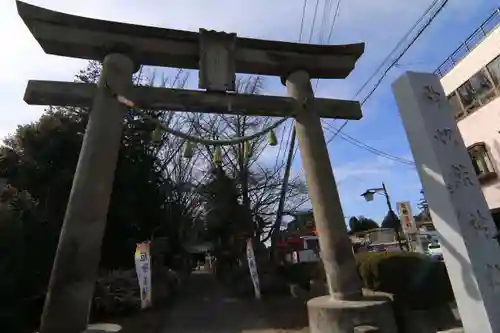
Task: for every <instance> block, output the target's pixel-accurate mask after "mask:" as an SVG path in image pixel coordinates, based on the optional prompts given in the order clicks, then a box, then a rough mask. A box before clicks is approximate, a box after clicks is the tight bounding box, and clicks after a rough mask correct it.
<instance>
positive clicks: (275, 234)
mask: <svg viewBox="0 0 500 333" xmlns="http://www.w3.org/2000/svg"><path fill="white" fill-rule="evenodd" d="M296 136H297V132H296V130H295V126H294V127H293V129H292V135H291V138H290V146H289V147H288V155H287V158H286V165H285V173H284V175H283V185H282V187H281V194H280V201H279V203H278V211H277V212H276V221H275V222H274V226H273V229H274V230H273V235H272V236H271V250H272V251H273V253H272V256H273V257H275V249H276V244H277V242H278V238H279V235H280V227H281V221H282V220H283V210H284V208H285V200H286V192H287V191H288V181H289V179H290V169H291V168H292V162H293V151H294V148H295V138H296Z"/></svg>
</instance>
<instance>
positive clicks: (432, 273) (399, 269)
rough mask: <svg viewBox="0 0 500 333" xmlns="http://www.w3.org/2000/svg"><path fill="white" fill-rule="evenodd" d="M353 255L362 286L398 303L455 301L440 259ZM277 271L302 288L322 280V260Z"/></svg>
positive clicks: (406, 254) (412, 305) (398, 254)
mask: <svg viewBox="0 0 500 333" xmlns="http://www.w3.org/2000/svg"><path fill="white" fill-rule="evenodd" d="M355 256H356V264H357V270H358V273H359V276H360V278H361V280H362V282H363V286H364V288H367V289H371V290H375V291H381V292H386V293H390V294H393V295H394V302H395V303H396V304H397V305H399V304H400V305H404V306H405V307H409V308H411V309H430V308H433V307H437V306H440V305H444V304H446V303H448V302H451V301H453V300H454V296H453V290H452V288H451V284H450V280H449V278H448V272H447V270H446V266H445V265H444V263H443V262H440V261H436V260H433V259H431V258H430V257H428V256H425V255H422V254H419V253H414V252H362V253H357V254H356V255H355ZM280 273H281V275H282V276H283V277H284V278H285V279H286V280H287V281H288V282H290V283H295V284H298V285H300V286H301V287H303V288H304V286H305V285H306V284H308V282H309V281H310V280H312V279H314V280H321V279H325V273H324V269H323V264H322V262H319V263H314V264H313V263H301V264H295V265H285V266H282V267H281V272H280ZM304 289H307V288H304Z"/></svg>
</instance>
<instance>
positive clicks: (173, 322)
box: [161, 271, 308, 333]
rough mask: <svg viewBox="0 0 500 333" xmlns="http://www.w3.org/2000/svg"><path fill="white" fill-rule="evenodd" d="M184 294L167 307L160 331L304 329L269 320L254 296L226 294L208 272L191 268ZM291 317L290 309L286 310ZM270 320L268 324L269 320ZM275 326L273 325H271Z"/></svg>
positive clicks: (229, 332) (303, 331) (281, 331)
mask: <svg viewBox="0 0 500 333" xmlns="http://www.w3.org/2000/svg"><path fill="white" fill-rule="evenodd" d="M186 289H187V290H186V291H185V294H184V295H182V296H181V297H180V298H179V300H178V301H177V302H176V304H175V305H174V306H173V308H172V309H170V310H169V311H168V314H167V316H166V318H165V324H164V327H163V329H162V331H161V333H278V332H279V333H292V332H293V333H299V332H300V333H306V332H308V330H307V328H304V327H300V328H297V329H295V328H293V329H286V328H285V329H281V328H280V327H286V325H285V326H280V325H279V324H277V323H276V322H274V321H272V320H271V321H270V320H269V317H268V316H269V315H271V316H272V314H269V313H267V314H266V311H269V308H268V307H266V306H265V305H263V304H262V303H261V302H262V301H261V302H259V301H256V300H248V299H237V298H233V297H231V296H230V295H229V293H228V292H227V291H226V290H224V289H223V288H222V287H221V286H220V285H219V284H218V283H217V281H216V280H215V278H214V277H213V276H212V275H211V274H210V273H208V272H205V271H197V272H194V273H193V275H192V277H191V278H190V281H189V283H188V285H187V286H186ZM287 317H288V318H293V317H294V313H288V316H287ZM271 322H272V324H270V323H271ZM274 327H277V328H274Z"/></svg>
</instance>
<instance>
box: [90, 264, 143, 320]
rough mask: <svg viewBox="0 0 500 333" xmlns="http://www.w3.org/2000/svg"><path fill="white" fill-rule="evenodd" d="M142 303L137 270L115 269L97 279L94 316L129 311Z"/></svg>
mask: <svg viewBox="0 0 500 333" xmlns="http://www.w3.org/2000/svg"><path fill="white" fill-rule="evenodd" d="M140 305H141V297H140V290H139V284H138V282H137V275H136V272H135V270H125V271H124V270H113V271H110V272H109V273H107V274H104V275H103V276H101V277H99V278H98V279H97V283H96V286H95V291H94V299H93V301H92V312H93V316H103V315H112V314H124V313H129V312H131V311H133V310H135V309H138V308H139V307H140Z"/></svg>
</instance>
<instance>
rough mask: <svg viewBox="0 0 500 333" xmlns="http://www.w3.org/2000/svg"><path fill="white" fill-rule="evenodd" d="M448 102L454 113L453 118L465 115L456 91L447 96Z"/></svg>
mask: <svg viewBox="0 0 500 333" xmlns="http://www.w3.org/2000/svg"><path fill="white" fill-rule="evenodd" d="M448 102H449V103H450V105H451V108H452V109H453V113H454V114H455V119H457V120H458V119H460V118H462V117H463V116H465V111H464V108H463V106H462V102H460V98H458V95H457V92H456V91H454V92H452V93H451V94H450V95H449V96H448Z"/></svg>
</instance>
